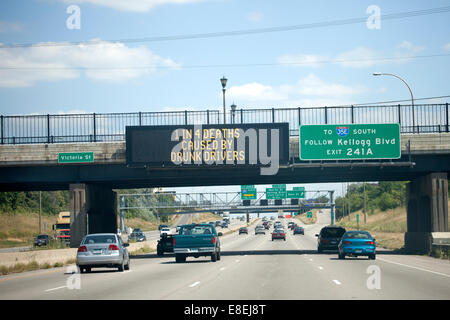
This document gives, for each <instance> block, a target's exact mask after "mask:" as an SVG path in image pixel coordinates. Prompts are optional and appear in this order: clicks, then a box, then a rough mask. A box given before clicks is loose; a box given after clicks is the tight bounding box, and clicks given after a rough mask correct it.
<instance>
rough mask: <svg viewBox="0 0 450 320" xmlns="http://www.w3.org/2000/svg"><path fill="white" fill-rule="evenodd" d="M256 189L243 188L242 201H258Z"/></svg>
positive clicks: (248, 186)
mask: <svg viewBox="0 0 450 320" xmlns="http://www.w3.org/2000/svg"><path fill="white" fill-rule="evenodd" d="M256 194H257V191H256V188H255V186H254V185H243V186H241V200H256Z"/></svg>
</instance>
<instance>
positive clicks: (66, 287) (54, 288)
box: [45, 286, 67, 292]
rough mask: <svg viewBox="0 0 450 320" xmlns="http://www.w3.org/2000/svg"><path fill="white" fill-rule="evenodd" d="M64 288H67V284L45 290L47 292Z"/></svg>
mask: <svg viewBox="0 0 450 320" xmlns="http://www.w3.org/2000/svg"><path fill="white" fill-rule="evenodd" d="M63 288H67V286H62V287H56V288H51V289H47V290H45V292H50V291H54V290H59V289H63Z"/></svg>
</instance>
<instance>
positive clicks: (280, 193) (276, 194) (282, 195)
mask: <svg viewBox="0 0 450 320" xmlns="http://www.w3.org/2000/svg"><path fill="white" fill-rule="evenodd" d="M266 199H286V190H280V188H267V189H266Z"/></svg>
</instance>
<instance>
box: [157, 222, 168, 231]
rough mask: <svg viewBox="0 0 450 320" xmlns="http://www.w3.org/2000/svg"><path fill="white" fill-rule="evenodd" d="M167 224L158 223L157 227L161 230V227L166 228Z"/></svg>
mask: <svg viewBox="0 0 450 320" xmlns="http://www.w3.org/2000/svg"><path fill="white" fill-rule="evenodd" d="M168 227H169V226H168V225H166V224H160V225H159V227H158V231H161V229H162V228H168Z"/></svg>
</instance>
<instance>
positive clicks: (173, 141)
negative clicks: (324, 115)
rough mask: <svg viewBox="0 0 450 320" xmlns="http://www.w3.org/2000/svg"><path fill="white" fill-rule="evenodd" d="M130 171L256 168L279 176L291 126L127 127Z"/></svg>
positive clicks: (266, 124)
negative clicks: (202, 167)
mask: <svg viewBox="0 0 450 320" xmlns="http://www.w3.org/2000/svg"><path fill="white" fill-rule="evenodd" d="M126 159H127V165H128V166H130V167H163V166H190V167H192V166H207V165H209V166H236V165H247V166H248V165H255V166H259V167H261V174H262V175H265V174H268V175H271V174H276V173H277V172H278V165H280V164H286V163H287V162H288V161H289V124H288V123H254V124H216V125H211V124H210V125H180V126H178V125H176V126H128V127H126Z"/></svg>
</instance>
